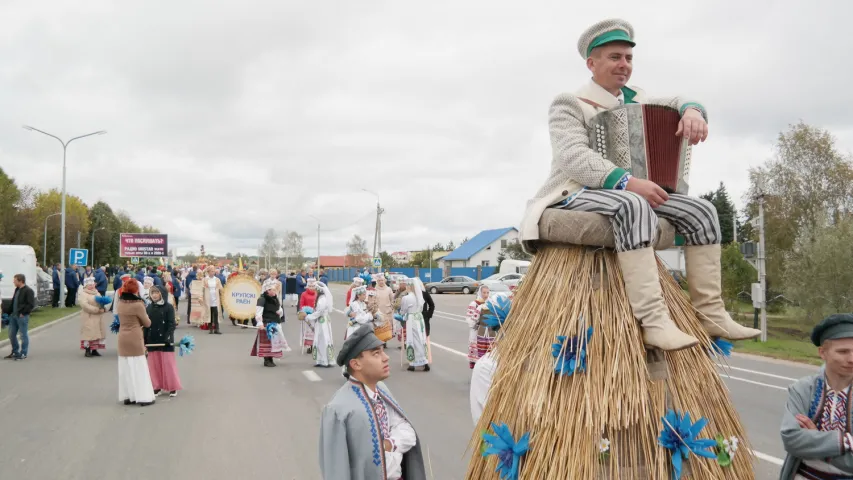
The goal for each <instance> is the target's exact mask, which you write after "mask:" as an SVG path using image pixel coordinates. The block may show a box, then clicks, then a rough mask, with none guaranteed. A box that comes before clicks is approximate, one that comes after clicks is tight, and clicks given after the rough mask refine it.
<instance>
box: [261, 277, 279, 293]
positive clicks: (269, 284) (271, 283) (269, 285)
mask: <svg viewBox="0 0 853 480" xmlns="http://www.w3.org/2000/svg"><path fill="white" fill-rule="evenodd" d="M261 288H262V289H263V291H265V292H266V291H267V290H275V289H276V285H275V280H272V279H267V280H265V281H264V286H263V287H261Z"/></svg>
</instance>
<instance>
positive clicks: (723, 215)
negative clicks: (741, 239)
mask: <svg viewBox="0 0 853 480" xmlns="http://www.w3.org/2000/svg"><path fill="white" fill-rule="evenodd" d="M701 198H704V199H705V200H708V201H709V202H711V203H712V204H713V205H714V207H715V208H716V209H717V218H718V219H719V221H720V231H721V233H722V242H721V243H722V244H723V245H727V244H729V243H732V242H733V241H734V240H735V239H734V238H733V237H734V228H733V227H734V221H735V220H734V217H735V214H736V213H737V209H736V208H735V204H734V202H732V200H731V198H730V197H729V192H728V191H727V190H726V186H725V185H724V184H723V182H720V186H719V187H717V189H716V190H714V191H713V192H708V193H706V194H704V195H701Z"/></svg>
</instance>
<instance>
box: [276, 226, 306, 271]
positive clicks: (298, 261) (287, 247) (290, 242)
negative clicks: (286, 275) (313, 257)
mask: <svg viewBox="0 0 853 480" xmlns="http://www.w3.org/2000/svg"><path fill="white" fill-rule="evenodd" d="M281 254H282V256H283V257H285V265H286V266H287V268H291V265H292V266H294V267H301V266H302V265H303V264H304V263H305V249H304V247H303V245H302V235H300V234H299V233H298V232H293V231H287V232H284V237H283V239H282V242H281Z"/></svg>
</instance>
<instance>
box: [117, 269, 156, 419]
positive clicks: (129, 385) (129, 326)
mask: <svg viewBox="0 0 853 480" xmlns="http://www.w3.org/2000/svg"><path fill="white" fill-rule="evenodd" d="M121 290H122V292H121V296H120V297H119V299H118V304H117V305H116V314H117V315H118V321H119V331H118V401H120V402H122V401H123V402H124V404H125V405H130V404H139V405H140V406H143V407H144V406H146V405H151V404H152V403H154V387H153V386H152V385H151V376H150V374H149V372H148V362H147V361H146V360H145V339H144V337H143V335H142V328H143V327H150V326H151V319H149V318H148V313H146V311H145V302H143V301H142V299H141V298H140V297H139V282H137V281H136V280H134V279H132V278H128V279H127V280H125V282H124V285H122V287H121Z"/></svg>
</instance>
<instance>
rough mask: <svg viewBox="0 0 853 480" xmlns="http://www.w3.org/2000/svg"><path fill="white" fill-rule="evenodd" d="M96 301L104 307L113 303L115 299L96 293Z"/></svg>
mask: <svg viewBox="0 0 853 480" xmlns="http://www.w3.org/2000/svg"><path fill="white" fill-rule="evenodd" d="M95 301H96V302H98V303H99V304H100V305H101V306H102V307H104V306H107V305H109V304H111V303H113V299H112V298H110V297H102V296H100V295H95Z"/></svg>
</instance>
